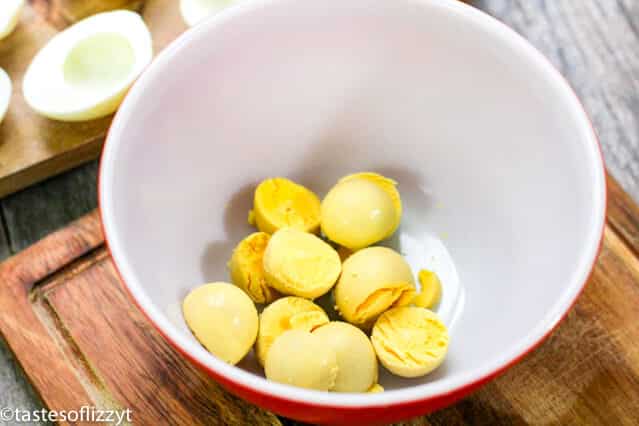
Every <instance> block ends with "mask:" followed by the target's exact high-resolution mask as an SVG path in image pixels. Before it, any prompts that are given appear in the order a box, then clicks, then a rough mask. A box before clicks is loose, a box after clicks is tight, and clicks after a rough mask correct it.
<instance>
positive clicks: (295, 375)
mask: <svg viewBox="0 0 639 426" xmlns="http://www.w3.org/2000/svg"><path fill="white" fill-rule="evenodd" d="M264 372H265V373H266V378H267V379H269V380H274V381H276V382H280V383H285V384H287V385H293V386H299V387H302V388H307V389H315V390H322V391H328V390H331V389H333V387H334V386H335V380H336V378H337V376H338V372H339V367H338V362H337V356H336V354H335V351H334V350H333V348H332V347H331V346H328V345H325V344H324V342H323V341H322V339H320V338H319V337H317V336H314V335H313V334H311V333H309V332H307V331H302V330H289V331H287V332H285V333H283V334H282V335H281V336H279V337H278V338H277V339H276V340H275V342H273V345H272V346H271V349H270V350H269V352H268V355H267V356H266V362H265V365H264Z"/></svg>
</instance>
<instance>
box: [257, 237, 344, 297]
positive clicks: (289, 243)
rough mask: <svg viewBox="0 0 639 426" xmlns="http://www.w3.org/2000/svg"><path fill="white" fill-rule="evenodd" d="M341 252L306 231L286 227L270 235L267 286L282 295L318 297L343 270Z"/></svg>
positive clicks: (266, 265) (266, 253) (265, 261)
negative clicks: (339, 253)
mask: <svg viewBox="0 0 639 426" xmlns="http://www.w3.org/2000/svg"><path fill="white" fill-rule="evenodd" d="M341 267H342V266H341V262H340V259H339V255H338V254H337V252H336V251H335V249H333V247H331V246H330V245H329V244H327V243H325V242H324V241H322V240H321V239H320V238H318V237H317V236H315V235H313V234H309V233H307V232H302V231H299V230H296V229H293V228H284V229H280V230H279V231H277V232H276V233H275V234H273V236H272V237H271V239H270V241H269V243H268V245H267V247H266V251H265V252H264V272H265V274H266V280H267V282H268V285H269V286H271V287H273V288H275V289H276V290H278V291H279V292H280V293H282V294H289V295H293V296H300V297H305V298H307V299H315V298H317V297H319V296H321V295H323V294H325V293H326V292H328V291H329V290H330V289H331V288H332V287H333V285H334V284H335V282H336V281H337V277H338V276H339V274H340V271H341Z"/></svg>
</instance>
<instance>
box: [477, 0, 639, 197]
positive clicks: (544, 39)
mask: <svg viewBox="0 0 639 426" xmlns="http://www.w3.org/2000/svg"><path fill="white" fill-rule="evenodd" d="M475 4H476V5H477V6H478V7H480V8H482V9H483V10H485V11H486V12H488V13H490V14H492V15H493V16H495V17H497V18H498V19H500V20H501V21H503V22H505V23H506V24H508V25H509V26H511V27H513V28H514V29H515V30H516V31H517V32H519V33H520V34H522V35H523V36H524V37H525V38H527V39H528V40H529V41H530V42H531V43H532V44H533V45H535V46H536V47H537V48H538V49H539V50H541V51H542V52H543V53H544V54H545V55H546V56H547V57H548V58H549V59H550V61H551V62H552V63H553V64H554V65H555V66H556V67H557V68H558V69H559V70H560V71H561V72H562V74H563V75H564V76H566V78H567V79H568V81H569V82H570V83H571V84H572V86H573V88H574V89H575V91H576V92H577V94H578V96H579V97H580V99H581V100H582V102H583V103H584V106H585V108H586V110H587V111H588V113H589V114H590V116H591V118H592V121H593V124H594V126H595V129H596V130H597V133H598V134H599V138H600V140H601V143H602V146H603V151H604V157H605V159H606V164H607V166H608V169H609V170H610V171H611V173H612V174H613V175H614V176H615V177H616V178H617V179H618V180H619V181H620V183H621V185H622V186H623V187H624V189H626V191H628V192H629V193H630V195H631V196H632V197H633V198H634V199H635V200H639V90H638V89H639V2H637V1H636V0H606V1H600V0H477V1H476V2H475Z"/></svg>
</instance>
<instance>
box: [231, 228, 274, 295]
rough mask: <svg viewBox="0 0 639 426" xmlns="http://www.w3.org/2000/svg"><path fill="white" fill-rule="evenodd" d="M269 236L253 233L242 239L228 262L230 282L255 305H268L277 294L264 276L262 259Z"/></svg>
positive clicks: (262, 233)
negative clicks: (242, 291) (243, 292)
mask: <svg viewBox="0 0 639 426" xmlns="http://www.w3.org/2000/svg"><path fill="white" fill-rule="evenodd" d="M269 239H270V235H268V234H267V233H265V232H255V233H253V234H251V235H249V236H248V237H246V238H245V239H243V240H242V241H241V242H240V243H239V244H238V245H237V247H235V250H233V255H232V256H231V260H230V261H229V269H230V271H231V281H233V284H235V285H236V286H238V287H239V288H241V289H242V290H244V291H245V292H246V294H248V295H249V297H250V298H251V299H252V300H253V301H254V302H255V303H270V302H272V301H273V300H275V299H277V298H278V297H279V293H278V292H277V291H276V290H275V289H273V288H271V287H269V286H268V285H267V283H266V277H265V276H264V264H263V257H264V251H265V250H266V245H267V244H268V241H269Z"/></svg>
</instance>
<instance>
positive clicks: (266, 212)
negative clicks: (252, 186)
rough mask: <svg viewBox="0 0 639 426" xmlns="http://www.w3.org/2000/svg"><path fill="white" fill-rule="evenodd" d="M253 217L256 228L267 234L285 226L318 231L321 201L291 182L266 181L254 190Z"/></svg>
mask: <svg viewBox="0 0 639 426" xmlns="http://www.w3.org/2000/svg"><path fill="white" fill-rule="evenodd" d="M253 214H254V221H255V224H256V226H257V229H259V230H260V231H262V232H266V233H268V234H273V233H274V232H276V231H277V230H278V229H281V228H286V227H290V228H295V229H298V230H301V231H306V232H317V231H318V230H319V224H320V201H319V198H317V196H316V195H315V194H313V193H312V192H311V191H309V190H308V189H306V188H305V187H303V186H302V185H298V184H296V183H295V182H293V181H291V180H288V179H285V178H273V179H267V180H265V181H263V182H262V183H260V184H259V185H258V187H257V189H256V190H255V197H254V200H253ZM249 222H251V217H250V214H249Z"/></svg>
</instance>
